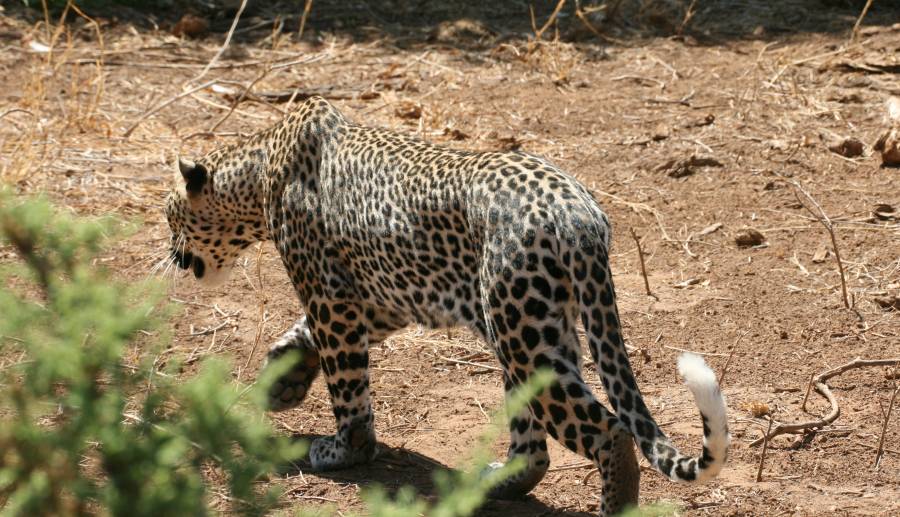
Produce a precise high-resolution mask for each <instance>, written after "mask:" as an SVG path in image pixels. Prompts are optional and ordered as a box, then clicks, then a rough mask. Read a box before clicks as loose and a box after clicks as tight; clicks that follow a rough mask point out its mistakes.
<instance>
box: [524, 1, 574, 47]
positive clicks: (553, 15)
mask: <svg viewBox="0 0 900 517" xmlns="http://www.w3.org/2000/svg"><path fill="white" fill-rule="evenodd" d="M564 5H566V0H559V2H558V3H557V4H556V8H555V9H553V12H552V13H550V18H548V19H547V22H546V23H544V25H543V26H542V27H541V28H540V29H537V30H535V31H534V41H532V42H531V44H530V45H529V48H528V54H531V53H532V52H534V50H535V49H536V48H537V43H538V42H539V41H541V39H542V38H543V37H544V32H545V31H546V30H547V29H549V28H550V26H551V25H552V24H553V22H554V21H556V17H557V16H558V15H559V12H560V11H561V10H562V8H563V6H564ZM531 27H532V29H533V30H534V29H536V25H535V22H534V9H533V8H532V10H531Z"/></svg>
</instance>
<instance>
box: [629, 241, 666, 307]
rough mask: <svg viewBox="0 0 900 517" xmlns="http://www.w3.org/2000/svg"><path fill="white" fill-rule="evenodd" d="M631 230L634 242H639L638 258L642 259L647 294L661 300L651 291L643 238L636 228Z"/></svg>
mask: <svg viewBox="0 0 900 517" xmlns="http://www.w3.org/2000/svg"><path fill="white" fill-rule="evenodd" d="M629 230H631V238H633V239H634V243H635V244H637V251H638V258H639V259H640V261H641V275H642V276H643V277H644V289H645V290H646V291H647V296H652V297H653V298H655V299H657V300H659V297H658V296H656V295H655V294H653V293H652V292H651V291H650V280H648V279H647V267H646V265H645V264H644V250H643V249H642V248H641V240H640V239H639V238H638V236H637V234H636V233H634V228H629Z"/></svg>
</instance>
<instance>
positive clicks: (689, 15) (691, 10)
mask: <svg viewBox="0 0 900 517" xmlns="http://www.w3.org/2000/svg"><path fill="white" fill-rule="evenodd" d="M696 7H697V0H691V4H690V5H689V6H688V8H687V10H686V11H685V12H684V19H683V20H681V25H679V26H678V30H677V31H676V32H675V34H677V35H678V36H681V35H682V33H684V29H685V28H686V27H687V26H688V24H689V23H691V20H692V19H693V18H694V14H696V11H695V8H696Z"/></svg>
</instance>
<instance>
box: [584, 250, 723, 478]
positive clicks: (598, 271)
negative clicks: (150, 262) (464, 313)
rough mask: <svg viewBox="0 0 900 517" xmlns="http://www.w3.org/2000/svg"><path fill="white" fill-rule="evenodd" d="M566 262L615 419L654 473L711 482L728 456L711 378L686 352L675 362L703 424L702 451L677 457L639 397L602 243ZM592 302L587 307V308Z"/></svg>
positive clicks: (719, 394) (715, 384)
mask: <svg viewBox="0 0 900 517" xmlns="http://www.w3.org/2000/svg"><path fill="white" fill-rule="evenodd" d="M594 249H595V250H596V251H595V253H592V254H590V255H588V256H584V255H583V254H575V256H576V257H578V256H579V255H580V256H581V258H582V261H581V263H580V264H579V263H578V262H579V261H578V260H573V261H572V266H573V268H572V280H573V283H574V285H575V287H576V293H578V294H576V297H577V299H578V300H580V301H581V304H582V305H581V318H582V322H583V323H584V328H585V333H586V335H587V338H588V345H589V348H590V351H591V355H592V357H593V359H594V362H595V363H596V365H597V369H598V371H599V373H600V376H601V378H602V381H603V386H604V388H605V389H606V392H607V394H608V396H609V401H610V404H612V408H613V410H614V411H615V413H616V416H617V417H618V418H619V420H620V421H621V422H622V423H623V424H624V425H625V426H626V427H628V429H629V430H630V431H631V433H632V435H633V436H634V439H635V442H636V443H637V445H638V448H639V449H640V450H641V452H642V453H643V455H644V457H645V458H647V461H649V462H650V465H652V466H653V468H654V469H656V470H657V471H659V472H660V473H661V474H663V475H664V476H666V477H668V478H669V479H671V480H672V481H678V482H688V483H699V482H703V481H707V480H709V479H712V478H714V477H715V476H716V475H717V474H718V473H719V471H720V470H721V469H722V466H723V465H724V464H725V459H726V457H727V454H728V443H729V440H730V436H729V434H728V422H727V419H726V413H725V398H724V397H723V396H722V392H721V391H720V390H719V384H718V382H717V380H716V375H715V374H714V373H713V371H712V370H711V369H710V368H709V366H707V365H706V363H705V362H704V361H703V359H702V358H701V357H700V356H698V355H695V354H690V353H686V354H683V355H682V356H681V357H679V358H678V371H679V373H680V374H681V376H682V377H683V378H684V382H685V384H687V387H688V389H689V390H690V391H691V393H693V395H694V400H695V401H696V403H697V406H698V408H699V409H700V417H701V418H702V419H703V452H702V454H701V455H700V456H698V457H691V456H687V455H684V454H682V453H681V452H679V451H678V449H677V448H676V447H675V446H674V445H673V444H672V443H671V441H670V440H669V439H668V437H666V435H665V434H664V433H663V432H662V430H661V429H660V428H659V426H658V425H657V423H656V421H655V420H654V419H653V416H652V415H651V414H650V411H649V409H648V408H647V406H646V404H645V403H644V400H643V398H642V397H641V392H640V390H639V389H638V386H637V382H636V381H635V378H634V374H633V372H632V370H631V365H630V364H629V362H628V354H627V352H626V349H625V342H624V341H623V339H622V329H621V326H620V324H619V315H618V309H617V308H616V298H615V291H614V287H613V282H612V278H611V276H610V272H609V266H608V259H607V252H606V249H607V248H606V244H605V243H603V244H599V245H597V246H596V247H595V248H594ZM588 302H592V303H588Z"/></svg>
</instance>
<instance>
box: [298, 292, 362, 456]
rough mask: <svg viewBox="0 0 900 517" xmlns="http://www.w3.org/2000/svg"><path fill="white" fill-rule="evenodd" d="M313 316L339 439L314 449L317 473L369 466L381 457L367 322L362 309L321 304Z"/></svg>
mask: <svg viewBox="0 0 900 517" xmlns="http://www.w3.org/2000/svg"><path fill="white" fill-rule="evenodd" d="M307 315H308V321H309V330H310V334H311V336H312V340H313V342H315V344H316V348H317V349H318V351H319V362H320V364H321V366H322V371H323V372H324V374H325V380H326V382H327V383H328V393H329V394H330V395H331V403H332V408H333V411H334V417H335V420H336V421H337V433H336V434H334V435H333V436H326V437H322V438H317V439H316V440H314V441H313V442H312V444H311V445H310V449H309V459H310V462H311V463H312V467H313V469H314V470H335V469H342V468H347V467H350V466H353V465H356V464H359V463H365V462H367V461H369V460H371V459H372V458H373V457H374V456H375V427H374V418H373V415H372V403H371V399H370V395H369V350H368V341H369V339H368V331H367V325H366V321H365V316H364V314H363V311H362V310H361V308H360V307H359V306H358V305H357V304H353V303H345V302H335V301H331V300H327V299H321V298H320V299H313V300H311V301H310V302H309V305H308V311H307Z"/></svg>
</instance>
